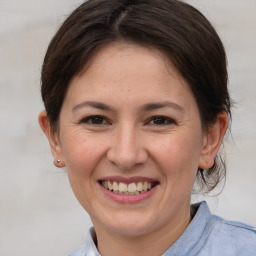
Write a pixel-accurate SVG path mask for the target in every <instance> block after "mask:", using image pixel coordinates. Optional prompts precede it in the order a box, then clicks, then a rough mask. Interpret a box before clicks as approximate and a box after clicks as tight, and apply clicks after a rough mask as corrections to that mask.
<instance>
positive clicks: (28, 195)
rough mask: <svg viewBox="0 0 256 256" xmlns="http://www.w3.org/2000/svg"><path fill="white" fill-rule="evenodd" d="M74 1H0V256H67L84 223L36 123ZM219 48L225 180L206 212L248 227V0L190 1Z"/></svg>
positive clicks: (251, 13) (254, 20) (252, 109)
mask: <svg viewBox="0 0 256 256" xmlns="http://www.w3.org/2000/svg"><path fill="white" fill-rule="evenodd" d="M80 2H81V1H78V0H77V1H76V0H55V1H53V0H44V1H42V0H40V1H39V0H22V1H19V0H12V1H9V0H6V1H5V0H0V72H1V75H0V109H1V111H0V164H1V169H0V171H1V176H0V255H7V256H16V255H17V256H18V255H27V256H33V255H37V256H45V255H54V256H58V255H60V256H61V255H67V254H68V253H69V252H70V251H72V250H73V249H74V248H76V247H77V246H78V245H80V244H82V243H83V237H84V233H85V230H87V228H88V226H90V220H89V218H88V216H87V214H86V213H85V212H84V210H83V209H82V208H81V207H80V205H79V204H78V203H77V201H76V199H75V198H74V196H73V193H72V191H71V189H70V187H69V183H68V180H67V175H66V174H65V172H64V170H62V169H56V168H55V167H54V166H53V164H52V160H53V159H52V156H51V153H50V149H49V147H48V144H47V141H46V139H45V138H44V135H43V133H42V132H41V130H40V128H39V125H38V123H37V115H38V113H39V111H40V110H41V109H43V106H42V103H41V99H40V93H39V90H40V66H41V63H42V59H43V55H44V53H45V51H46V47H47V44H48V43H49V40H50V39H51V37H52V36H53V34H54V32H55V31H56V28H57V27H58V26H59V25H60V24H61V22H62V21H63V20H64V18H65V17H66V15H67V14H68V13H69V12H70V11H71V10H73V9H74V8H75V7H76V6H77V5H78V3H80ZM189 2H190V3H192V4H193V5H195V6H196V7H198V8H199V9H200V10H201V11H202V12H203V13H204V14H205V15H206V16H207V17H208V18H209V19H210V20H211V21H212V23H213V24H214V26H215V27H216V29H217V31H218V32H219V34H220V36H221V38H222V39H223V42H224V44H225V47H226V50H227V54H228V60H229V75H230V83H229V84H230V92H231V95H232V97H233V98H234V99H235V100H236V103H237V104H236V108H234V109H233V123H232V134H233V135H232V138H231V137H230V138H229V141H228V142H227V144H226V147H225V150H226V155H227V160H228V161H227V164H228V180H227V183H226V186H225V189H224V191H223V192H222V193H221V194H220V195H219V196H218V197H200V196H196V197H194V198H193V200H194V201H197V200H201V199H202V198H204V199H206V200H207V201H208V202H209V203H210V207H211V210H212V212H214V213H215V214H218V215H221V216H223V217H225V218H228V219H233V220H241V221H243V222H247V223H249V224H251V225H254V226H256V201H255V197H256V186H255V181H256V169H255V164H254V160H255V157H256V131H255V130H256V103H255V95H256V74H255V73H256V47H255V46H256V0H214V1H213V0H193V1H189Z"/></svg>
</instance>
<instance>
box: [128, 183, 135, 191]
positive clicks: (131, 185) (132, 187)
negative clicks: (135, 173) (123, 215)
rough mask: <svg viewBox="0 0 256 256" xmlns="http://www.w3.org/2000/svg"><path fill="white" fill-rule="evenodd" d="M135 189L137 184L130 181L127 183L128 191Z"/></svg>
mask: <svg viewBox="0 0 256 256" xmlns="http://www.w3.org/2000/svg"><path fill="white" fill-rule="evenodd" d="M136 190H137V186H136V184H135V183H130V184H129V185H128V192H136Z"/></svg>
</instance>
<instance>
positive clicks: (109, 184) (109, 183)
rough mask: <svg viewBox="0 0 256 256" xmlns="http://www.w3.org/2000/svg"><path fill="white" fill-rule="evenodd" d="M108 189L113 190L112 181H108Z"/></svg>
mask: <svg viewBox="0 0 256 256" xmlns="http://www.w3.org/2000/svg"><path fill="white" fill-rule="evenodd" d="M107 188H108V189H109V190H113V184H112V183H111V181H109V180H108V181H107Z"/></svg>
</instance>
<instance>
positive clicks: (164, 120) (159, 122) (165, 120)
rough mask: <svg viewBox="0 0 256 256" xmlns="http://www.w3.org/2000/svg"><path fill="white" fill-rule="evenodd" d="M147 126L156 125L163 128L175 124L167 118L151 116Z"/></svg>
mask: <svg viewBox="0 0 256 256" xmlns="http://www.w3.org/2000/svg"><path fill="white" fill-rule="evenodd" d="M151 122H157V123H152V124H151ZM147 124H149V125H157V126H164V125H171V124H176V122H175V121H174V120H173V119H171V118H169V117H166V116H152V117H151V118H150V119H149V120H148V122H147Z"/></svg>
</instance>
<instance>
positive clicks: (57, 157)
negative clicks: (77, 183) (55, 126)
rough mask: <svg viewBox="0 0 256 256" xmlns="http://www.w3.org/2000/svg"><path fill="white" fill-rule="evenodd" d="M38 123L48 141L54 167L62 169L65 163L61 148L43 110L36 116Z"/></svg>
mask: <svg viewBox="0 0 256 256" xmlns="http://www.w3.org/2000/svg"><path fill="white" fill-rule="evenodd" d="M38 122H39V124H40V126H41V128H42V130H43V132H44V133H45V135H46V137H47V139H48V141H49V144H50V147H51V151H52V155H53V158H54V165H55V166H56V167H64V166H65V161H64V159H63V154H62V148H61V145H60V143H59V140H58V137H57V134H56V132H53V130H52V127H51V125H50V122H49V119H48V117H47V112H46V111H45V110H43V111H42V112H40V114H39V116H38Z"/></svg>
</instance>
